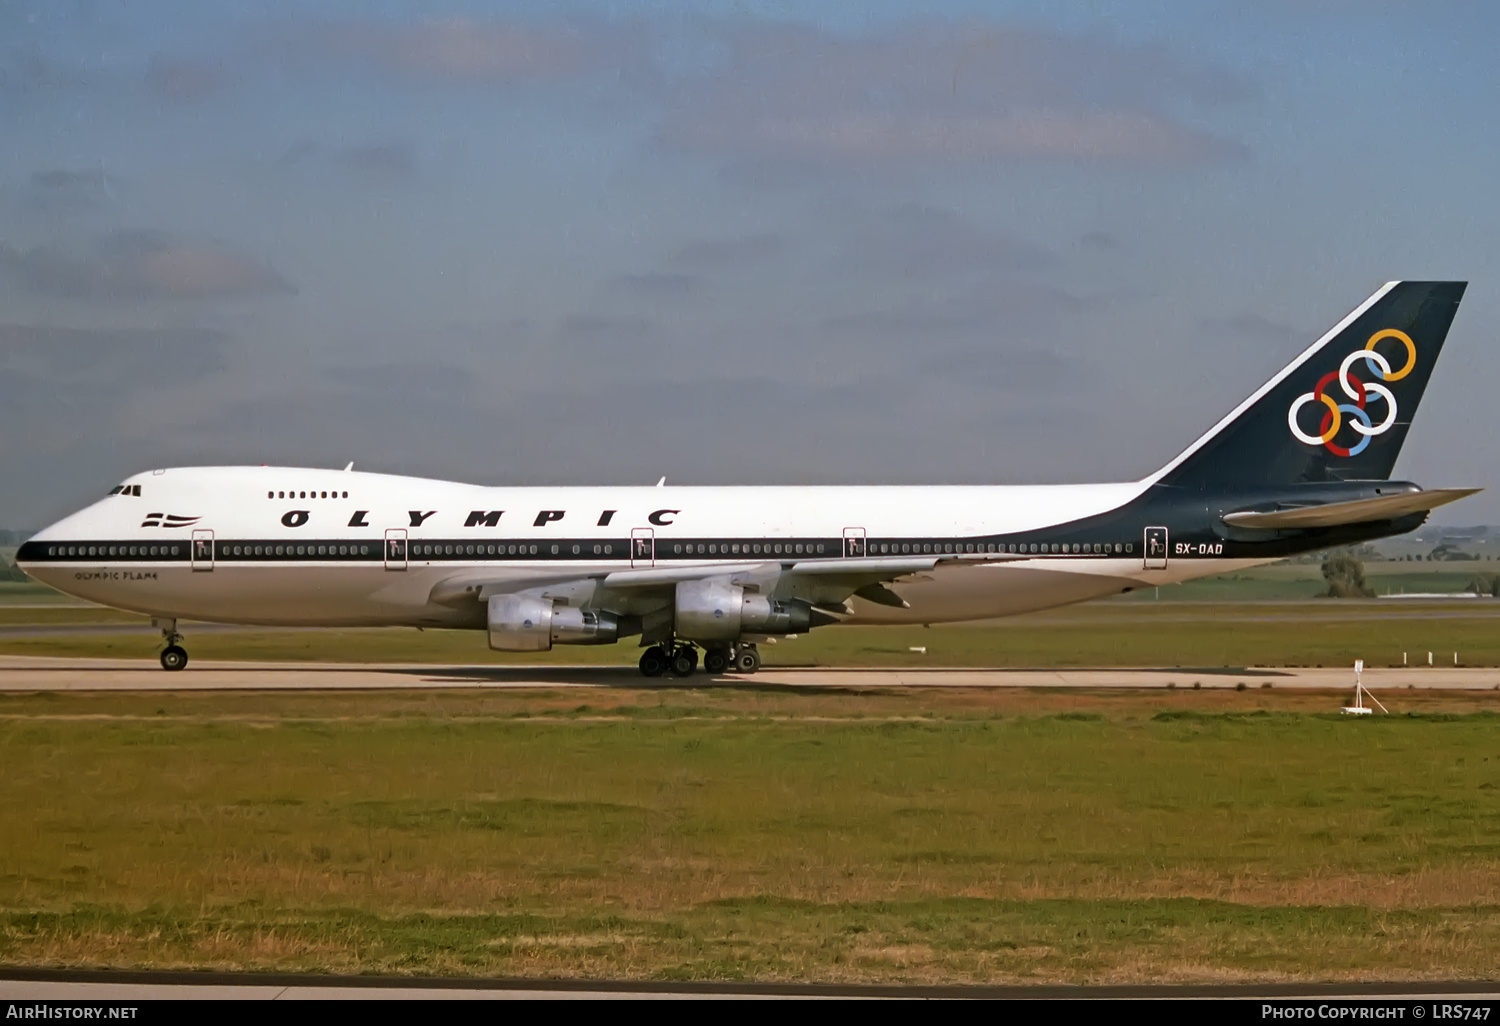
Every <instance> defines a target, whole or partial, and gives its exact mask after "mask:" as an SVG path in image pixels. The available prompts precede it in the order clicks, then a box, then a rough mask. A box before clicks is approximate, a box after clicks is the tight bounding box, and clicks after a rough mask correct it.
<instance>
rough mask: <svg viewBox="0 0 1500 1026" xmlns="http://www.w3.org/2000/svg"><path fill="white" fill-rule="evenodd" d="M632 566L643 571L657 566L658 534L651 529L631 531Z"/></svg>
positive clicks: (644, 528) (634, 529) (636, 528)
mask: <svg viewBox="0 0 1500 1026" xmlns="http://www.w3.org/2000/svg"><path fill="white" fill-rule="evenodd" d="M630 565H631V567H633V568H641V569H644V568H648V567H653V566H655V565H656V532H655V531H653V530H652V529H651V528H649V527H633V528H631V529H630Z"/></svg>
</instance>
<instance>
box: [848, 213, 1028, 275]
mask: <svg viewBox="0 0 1500 1026" xmlns="http://www.w3.org/2000/svg"><path fill="white" fill-rule="evenodd" d="M839 263H840V265H841V268H842V269H845V270H850V271H878V272H882V273H886V274H893V275H896V276H899V277H901V278H904V279H911V278H915V277H922V276H928V275H936V276H950V275H953V274H975V273H981V272H984V273H994V272H1025V271H1035V270H1041V269H1045V268H1048V267H1051V266H1053V265H1054V264H1055V263H1056V261H1055V260H1054V258H1053V256H1052V254H1051V253H1049V252H1048V251H1047V250H1045V249H1043V248H1042V247H1040V246H1035V245H1032V244H1031V243H1028V242H1024V241H1022V240H1020V239H1015V238H1012V237H1010V236H1008V235H1005V234H1003V233H1000V232H995V231H991V230H988V229H986V228H983V227H981V226H979V225H976V224H974V223H973V222H972V221H968V220H966V219H964V218H963V217H960V216H959V215H958V214H956V213H954V212H953V211H951V210H944V209H942V208H938V207H930V206H925V205H922V204H918V203H908V204H904V205H902V206H899V207H896V208H894V209H891V210H887V211H884V212H882V213H879V214H874V215H870V216H864V217H861V218H860V219H859V221H858V222H857V223H856V224H855V225H854V227H853V228H852V230H851V231H850V234H849V236H848V237H847V239H846V240H845V241H844V243H843V245H842V249H841V253H840V257H839Z"/></svg>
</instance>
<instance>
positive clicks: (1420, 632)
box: [0, 599, 1500, 667]
mask: <svg viewBox="0 0 1500 1026" xmlns="http://www.w3.org/2000/svg"><path fill="white" fill-rule="evenodd" d="M0 614H5V619H4V620H3V621H0V622H4V623H10V624H14V623H15V622H16V620H17V619H22V620H25V621H27V622H36V623H40V622H57V621H60V620H76V622H80V623H97V622H108V621H109V620H110V618H111V617H113V616H115V614H111V613H109V612H108V611H104V610H98V609H78V610H11V611H8V613H7V611H5V610H3V609H0ZM22 614H24V616H23V615H22ZM183 631H184V633H185V634H186V635H187V645H188V649H189V651H190V652H191V653H192V657H193V658H194V659H195V660H212V659H261V660H272V661H286V660H296V661H304V660H305V661H312V662H374V663H389V662H433V663H469V664H479V663H485V664H490V663H513V664H543V665H545V664H558V663H587V664H595V665H628V664H631V663H634V662H635V661H636V660H637V659H638V658H639V656H640V649H639V647H638V645H637V644H636V640H635V639H630V640H628V641H626V642H623V643H621V644H618V645H605V646H559V647H558V648H555V649H553V650H552V651H551V652H547V653H537V654H516V653H500V652H491V651H490V650H489V649H488V648H487V647H486V643H485V636H484V634H483V632H480V631H431V630H430V631H416V630H411V629H399V630H326V631H272V630H245V631H229V632H212V631H206V630H205V631H195V629H194V627H193V626H192V625H191V624H186V625H184V626H183ZM157 647H158V645H157V639H156V637H155V636H154V634H153V633H151V632H150V631H141V632H138V633H136V634H133V635H127V634H119V635H115V634H104V635H99V634H77V635H55V634H54V635H37V636H32V637H24V636H14V635H11V636H0V653H12V654H24V655H52V656H75V657H78V656H87V657H111V658H152V657H153V656H154V654H155V652H156V649H157ZM913 647H918V648H925V649H926V650H927V651H926V652H925V653H916V652H913V651H911V649H912V648H913ZM1429 651H1430V652H1433V653H1434V659H1435V662H1437V663H1438V664H1440V665H1452V663H1453V653H1454V652H1457V653H1458V654H1459V661H1460V663H1461V664H1462V665H1465V666H1500V602H1496V601H1494V600H1491V599H1471V600H1463V601H1449V602H1417V601H1413V602H1397V601H1387V600H1370V601H1335V600H1329V599H1323V600H1313V601H1308V602H1301V603H1240V604H1230V603H1176V602H1138V603H1137V602H1119V601H1112V602H1095V603H1088V604H1085V605H1081V606H1074V607H1069V608H1066V609H1060V610H1053V611H1049V612H1044V613H1034V614H1029V615H1027V616H1018V617H1012V618H1010V619H1006V620H999V621H994V622H992V623H988V624H982V625H958V626H936V627H931V628H925V627H921V626H913V627H827V628H821V629H819V630H816V631H813V632H812V633H810V634H808V635H806V636H804V637H800V638H795V639H788V640H783V641H782V642H781V643H779V644H776V645H765V646H763V647H762V649H761V653H762V656H763V657H764V659H765V662H766V664H767V665H769V666H798V665H803V666H900V667H905V666H996V667H1002V666H1004V667H1033V666H1035V667H1049V666H1055V667H1069V666H1112V665H1113V666H1183V667H1223V666H1347V665H1352V664H1353V662H1354V660H1355V659H1364V660H1365V662H1366V663H1367V664H1369V665H1371V666H1400V665H1402V655H1403V653H1405V654H1406V658H1407V659H1408V660H1409V661H1410V662H1412V663H1423V664H1425V662H1426V658H1427V653H1428V652H1429Z"/></svg>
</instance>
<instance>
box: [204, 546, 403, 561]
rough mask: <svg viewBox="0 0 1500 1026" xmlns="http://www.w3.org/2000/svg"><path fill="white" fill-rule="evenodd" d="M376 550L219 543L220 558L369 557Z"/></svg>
mask: <svg viewBox="0 0 1500 1026" xmlns="http://www.w3.org/2000/svg"><path fill="white" fill-rule="evenodd" d="M375 552H376V550H375V549H374V547H373V546H370V545H226V544H225V543H224V542H220V543H219V556H220V558H230V557H234V556H240V557H242V558H243V557H248V558H251V559H254V558H255V557H256V556H259V557H261V558H263V559H264V558H271V559H274V558H276V557H277V556H282V557H286V556H325V557H330V558H331V557H334V556H369V555H374V554H375Z"/></svg>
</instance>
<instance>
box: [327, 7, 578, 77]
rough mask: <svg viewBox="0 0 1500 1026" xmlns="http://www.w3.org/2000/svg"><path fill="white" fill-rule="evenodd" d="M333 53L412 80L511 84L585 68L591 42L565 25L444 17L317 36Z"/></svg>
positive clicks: (334, 29)
mask: <svg viewBox="0 0 1500 1026" xmlns="http://www.w3.org/2000/svg"><path fill="white" fill-rule="evenodd" d="M319 35H320V37H321V42H322V45H323V46H324V48H325V49H326V50H327V51H328V52H330V53H333V54H335V55H339V56H343V57H350V58H355V59H359V60H365V61H369V62H371V63H373V64H374V65H376V66H377V67H380V68H382V69H384V70H386V71H389V72H392V73H396V74H400V75H407V76H412V77H417V78H428V79H449V80H457V81H467V82H515V81H522V80H528V79H548V78H559V77H570V76H573V75H576V74H578V73H580V72H582V71H585V70H588V69H589V67H590V65H591V58H592V57H593V51H594V49H595V41H594V40H592V39H586V38H585V37H584V34H583V33H581V32H579V31H577V30H573V29H569V28H566V27H553V26H545V27H543V26H531V25H523V24H520V23H517V22H505V21H477V20H473V19H470V18H447V19H441V20H431V21H423V22H418V23H416V24H411V25H389V24H385V25H383V24H377V23H373V22H345V23H337V24H330V25H328V26H325V28H324V30H323V31H322V32H321V33H320V34H319Z"/></svg>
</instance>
